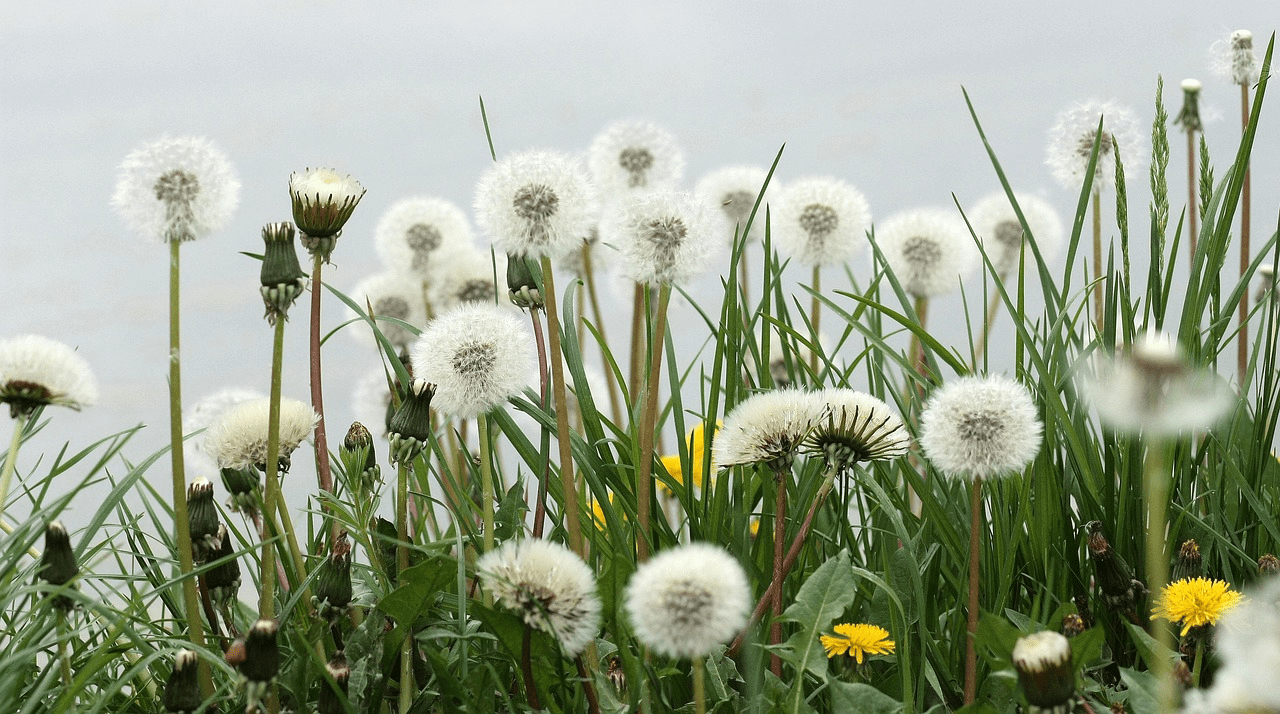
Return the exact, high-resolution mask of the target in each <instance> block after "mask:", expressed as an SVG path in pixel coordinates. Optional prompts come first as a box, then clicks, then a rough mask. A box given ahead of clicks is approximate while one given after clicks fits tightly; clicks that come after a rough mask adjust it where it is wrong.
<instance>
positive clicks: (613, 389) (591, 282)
mask: <svg viewBox="0 0 1280 714" xmlns="http://www.w3.org/2000/svg"><path fill="white" fill-rule="evenodd" d="M582 273H583V281H584V282H585V283H586V284H587V301H588V302H590V303H591V317H592V319H594V320H595V321H596V331H597V332H599V333H600V342H601V344H600V360H601V367H602V368H603V370H604V378H605V383H606V384H608V385H609V409H610V410H611V412H610V413H611V414H612V415H613V422H614V423H615V424H621V423H622V402H621V401H620V399H619V397H618V380H617V378H616V377H615V376H614V373H613V368H612V367H610V365H609V350H608V344H609V341H608V339H607V338H606V337H605V331H604V314H603V313H601V312H600V299H599V297H597V295H596V279H595V269H594V267H593V265H592V263H591V246H590V245H587V246H586V247H584V248H583V249H582Z"/></svg>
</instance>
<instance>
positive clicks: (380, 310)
mask: <svg viewBox="0 0 1280 714" xmlns="http://www.w3.org/2000/svg"><path fill="white" fill-rule="evenodd" d="M348 295H350V296H351V299H352V300H354V301H356V303H357V304H359V305H360V307H361V310H362V311H364V310H368V309H369V308H370V307H372V308H373V314H374V315H375V316H376V317H378V318H388V317H389V318H394V319H396V320H400V321H402V322H405V323H408V324H410V325H421V324H423V323H424V322H426V315H427V311H426V306H425V305H424V304H423V302H422V285H421V283H419V282H418V281H417V280H416V279H414V278H412V277H410V276H409V275H408V274H406V273H399V272H394V271H393V272H384V273H375V274H374V275H370V276H368V277H366V278H365V279H364V280H361V281H360V282H359V283H357V284H356V286H355V287H354V288H352V289H351V292H350V293H348ZM377 324H378V329H379V330H380V331H381V332H382V334H383V336H385V337H386V338H387V340H388V341H390V342H391V344H392V346H393V347H395V349H396V351H397V352H404V351H406V350H407V349H408V348H409V345H411V344H413V342H414V340H416V339H418V336H417V335H416V334H414V333H413V332H412V331H410V330H408V329H406V328H404V327H401V326H400V325H397V324H394V323H392V322H388V321H386V320H384V319H378V320H377ZM347 331H348V332H349V333H350V334H352V335H355V336H356V338H357V339H359V340H361V341H362V342H366V343H370V344H372V343H374V336H373V332H372V330H371V329H370V328H369V326H368V325H367V324H353V325H350V326H348V327H347Z"/></svg>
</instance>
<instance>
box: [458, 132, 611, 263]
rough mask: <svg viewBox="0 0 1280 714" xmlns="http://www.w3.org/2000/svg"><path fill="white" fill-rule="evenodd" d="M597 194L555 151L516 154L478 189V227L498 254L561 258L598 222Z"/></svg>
mask: <svg viewBox="0 0 1280 714" xmlns="http://www.w3.org/2000/svg"><path fill="white" fill-rule="evenodd" d="M594 203H595V188H594V187H593V186H592V184H591V181H590V179H589V177H588V176H587V170H586V168H585V167H583V166H582V164H581V163H580V162H579V161H578V160H577V159H576V158H574V157H572V156H569V155H568V154H561V153H557V152H552V151H527V152H523V153H518V154H512V155H511V156H508V157H506V158H504V159H502V160H500V161H498V162H497V163H495V164H494V165H493V166H492V167H490V168H489V169H488V170H486V171H485V172H484V175H483V176H481V177H480V183H479V184H478V185H477V186H476V203H475V207H476V222H477V223H478V224H479V226H480V228H481V230H483V231H484V232H485V233H488V234H489V237H490V238H492V239H493V241H494V243H495V244H496V245H497V248H498V250H499V251H501V252H504V253H512V254H517V255H527V256H531V257H534V258H541V257H543V256H549V257H551V258H559V257H560V256H562V255H564V254H566V253H568V252H569V251H572V250H576V249H577V248H579V247H581V245H582V238H583V236H585V235H587V233H588V232H589V231H590V229H591V226H592V224H593V223H594V222H595V220H596V211H595V208H594Z"/></svg>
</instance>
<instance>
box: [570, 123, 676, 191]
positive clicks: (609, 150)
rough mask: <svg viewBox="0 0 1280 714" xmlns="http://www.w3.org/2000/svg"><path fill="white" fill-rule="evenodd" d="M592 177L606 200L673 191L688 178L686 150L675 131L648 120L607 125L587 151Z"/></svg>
mask: <svg viewBox="0 0 1280 714" xmlns="http://www.w3.org/2000/svg"><path fill="white" fill-rule="evenodd" d="M587 165H588V167H589V169H590V171H591V177H592V179H593V180H594V181H595V184H596V186H597V187H599V190H600V193H601V194H602V197H603V198H604V199H605V200H608V201H613V200H618V199H620V198H622V197H624V196H627V195H629V194H633V193H645V192H649V191H662V190H671V189H673V188H675V187H676V186H677V185H678V184H679V183H680V180H681V179H682V178H684V165H685V160H684V151H683V150H682V149H681V148H680V145H679V144H678V143H677V142H676V139H675V136H673V135H672V134H671V132H669V131H667V130H666V129H663V128H662V127H660V126H658V125H657V124H654V123H653V122H649V121H644V120H627V121H618V122H614V123H612V124H610V125H608V126H606V127H605V128H604V129H603V130H602V131H601V132H600V133H599V134H597V135H596V137H595V139H594V140H592V142H591V148H590V149H589V150H588V152H587Z"/></svg>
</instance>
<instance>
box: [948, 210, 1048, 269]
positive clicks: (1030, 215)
mask: <svg viewBox="0 0 1280 714" xmlns="http://www.w3.org/2000/svg"><path fill="white" fill-rule="evenodd" d="M1016 196H1017V199H1018V206H1019V207H1020V208H1021V209H1022V215H1023V217H1024V218H1026V219H1027V227H1029V228H1030V229H1031V235H1032V237H1033V239H1034V240H1035V243H1036V245H1037V246H1038V247H1039V248H1040V254H1041V255H1043V256H1044V257H1045V258H1046V259H1047V258H1048V257H1049V256H1051V255H1052V254H1053V253H1054V252H1055V251H1056V250H1057V249H1058V245H1059V244H1060V243H1062V220H1061V219H1060V218H1059V217H1058V212H1057V211H1055V210H1054V208H1053V206H1051V205H1050V204H1049V202H1048V201H1045V200H1044V199H1041V198H1037V197H1035V196H1029V195H1025V194H1016ZM969 219H970V222H971V224H972V225H973V230H974V232H975V233H977V234H978V237H979V238H980V239H982V247H983V249H984V250H986V252H987V257H988V258H989V259H990V260H991V264H992V265H993V266H995V269H996V273H997V274H999V275H1007V274H1009V273H1010V271H1012V270H1014V269H1015V268H1017V267H1018V261H1019V259H1020V256H1021V254H1022V246H1023V243H1024V242H1025V240H1026V232H1025V231H1023V230H1022V223H1021V222H1020V221H1019V220H1018V214H1017V212H1016V211H1014V210H1013V204H1012V203H1010V202H1009V197H1008V196H1007V195H1006V194H1005V193H1004V192H1003V191H1000V192H997V193H992V194H990V195H988V196H986V197H985V198H983V199H982V200H980V201H978V202H977V203H975V204H974V205H973V210H972V211H971V212H970V214H969ZM1025 260H1026V263H1027V265H1032V264H1034V262H1035V256H1034V255H1033V254H1032V253H1031V249H1030V248H1028V249H1027V254H1026V258H1025Z"/></svg>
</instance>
